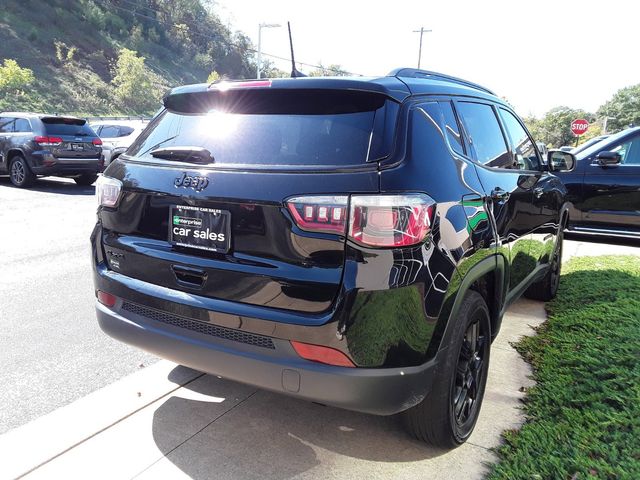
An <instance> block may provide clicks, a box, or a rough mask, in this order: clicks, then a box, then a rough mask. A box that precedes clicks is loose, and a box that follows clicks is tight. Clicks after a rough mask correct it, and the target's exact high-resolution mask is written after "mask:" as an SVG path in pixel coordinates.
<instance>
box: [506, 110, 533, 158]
mask: <svg viewBox="0 0 640 480" xmlns="http://www.w3.org/2000/svg"><path fill="white" fill-rule="evenodd" d="M500 116H501V117H502V120H503V122H504V127H505V129H506V130H507V134H508V135H509V138H510V139H511V145H513V148H514V154H515V157H516V163H517V164H518V167H519V168H520V169H521V170H539V169H540V163H541V162H540V158H539V157H538V152H536V148H535V147H534V146H533V141H532V140H531V137H529V134H528V133H527V131H526V130H525V129H524V127H523V126H522V125H521V124H520V122H519V121H518V119H517V118H516V117H515V116H513V114H512V113H511V112H509V111H507V110H505V109H503V108H501V109H500Z"/></svg>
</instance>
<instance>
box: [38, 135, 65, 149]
mask: <svg viewBox="0 0 640 480" xmlns="http://www.w3.org/2000/svg"><path fill="white" fill-rule="evenodd" d="M34 141H35V142H36V143H37V144H38V145H42V146H43V147H56V146H58V145H60V144H61V143H62V139H61V138H60V137H42V136H40V135H38V136H37V137H35V138H34Z"/></svg>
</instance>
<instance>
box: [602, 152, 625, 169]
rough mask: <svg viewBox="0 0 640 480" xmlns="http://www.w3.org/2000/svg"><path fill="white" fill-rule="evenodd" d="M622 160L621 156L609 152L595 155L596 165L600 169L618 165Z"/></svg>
mask: <svg viewBox="0 0 640 480" xmlns="http://www.w3.org/2000/svg"><path fill="white" fill-rule="evenodd" d="M621 160H622V155H620V154H619V153H618V152H609V151H606V150H605V151H604V152H600V153H598V155H596V163H597V164H598V165H600V166H601V167H608V166H611V165H620V161H621Z"/></svg>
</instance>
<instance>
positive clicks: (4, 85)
mask: <svg viewBox="0 0 640 480" xmlns="http://www.w3.org/2000/svg"><path fill="white" fill-rule="evenodd" d="M253 53H254V52H253V50H252V45H251V43H250V41H249V39H248V38H247V37H246V36H245V35H243V34H242V33H240V32H233V31H231V30H229V28H228V27H227V26H225V25H223V24H222V22H221V21H220V19H219V18H218V17H217V16H216V15H215V8H214V7H213V4H212V3H211V2H206V1H204V0H202V1H201V0H3V1H2V7H1V8H0V62H2V63H3V64H2V66H0V74H1V75H0V77H2V80H0V110H7V109H11V110H36V111H45V112H60V113H62V112H64V113H75V114H85V115H86V114H115V113H121V114H140V113H150V112H152V111H154V110H155V109H157V106H158V101H159V99H160V97H161V96H162V94H163V93H164V92H165V91H166V89H167V88H168V87H170V86H175V85H179V84H184V83H195V82H204V81H206V80H207V78H208V77H209V75H210V74H211V73H212V72H217V74H219V75H221V76H228V77H230V78H248V77H253V76H255V64H254V63H253V56H254V55H253ZM29 70H31V73H30V72H29ZM214 76H215V75H214Z"/></svg>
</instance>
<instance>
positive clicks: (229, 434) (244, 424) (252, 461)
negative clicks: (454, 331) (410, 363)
mask: <svg viewBox="0 0 640 480" xmlns="http://www.w3.org/2000/svg"><path fill="white" fill-rule="evenodd" d="M589 245H592V246H586V247H585V246H584V245H577V244H576V242H567V245H566V246H565V256H566V257H569V256H572V255H576V254H581V255H584V254H589V253H590V252H593V251H597V253H598V254H602V253H636V254H637V253H638V252H640V249H637V248H633V247H627V248H624V247H623V248H621V247H619V246H612V247H611V248H608V247H606V248H605V247H602V246H599V245H596V246H595V247H594V246H593V244H589ZM601 247H602V248H601ZM628 249H631V250H628ZM545 318H546V317H545V312H544V304H543V303H541V302H534V301H529V300H520V301H519V302H517V303H516V304H515V305H513V306H512V308H511V309H510V310H509V311H508V313H507V315H506V316H505V318H504V321H503V326H502V331H501V332H500V335H499V336H498V338H497V339H496V341H495V343H494V344H493V346H492V350H491V366H490V374H489V381H488V384H487V390H486V394H485V400H484V404H483V406H482V412H481V415H480V419H479V421H478V425H477V426H476V429H475V431H474V433H473V435H472V437H471V438H470V440H469V442H467V443H466V444H465V445H463V446H461V447H460V448H458V449H456V450H453V451H450V452H443V451H438V450H434V449H430V448H428V447H425V446H424V445H422V444H421V443H419V442H417V441H414V440H412V439H411V438H410V437H409V436H408V435H407V434H406V433H405V432H404V431H403V429H402V427H401V425H400V424H399V422H398V420H397V419H396V418H389V417H375V416H370V415H364V414H358V413H353V412H348V411H345V410H339V409H335V408H330V407H323V406H320V405H316V404H313V403H308V402H304V401H301V400H296V399H292V398H289V397H286V396H283V395H279V394H276V393H270V392H266V391H262V390H256V389H255V388H252V387H248V386H245V385H241V384H238V383H234V382H230V381H226V380H223V379H220V378H217V377H215V376H211V375H203V374H201V373H198V372H195V371H193V370H190V369H187V368H185V367H181V366H177V365H175V364H172V363H170V362H166V361H161V362H159V363H157V364H155V365H153V366H152V367H149V368H146V369H145V370H142V371H140V372H137V373H135V374H133V375H131V376H129V377H126V378H124V379H122V380H120V381H119V382H116V383H114V384H112V385H110V386H108V387H106V388H103V389H102V390H99V391H97V392H94V393H92V394H91V395H88V396H87V397H84V398H83V399H81V400H78V401H77V402H74V403H72V404H70V405H68V406H66V407H63V408H61V409H59V410H57V411H55V412H53V413H51V414H49V415H46V416H44V417H41V418H39V419H37V420H35V421H33V422H31V423H29V424H27V425H24V426H22V427H20V428H17V429H14V430H12V431H10V432H8V433H6V434H5V435H2V436H0V452H2V461H1V462H0V478H16V477H20V476H25V477H26V478H28V479H58V478H65V479H76V478H77V479H86V478H91V479H96V478H104V479H110V480H112V479H128V478H149V479H158V478H192V479H209V478H215V479H238V478H241V479H253V478H255V479H284V478H308V479H316V478H317V479H323V480H325V479H332V478H424V477H427V476H429V477H433V478H439V479H449V478H451V479H454V478H456V479H457V478H461V475H463V476H464V478H482V477H483V476H484V474H485V473H486V463H487V462H491V461H493V460H494V459H495V456H494V454H493V453H492V452H491V450H490V449H491V448H492V447H495V446H497V445H499V444H500V433H501V432H502V431H503V430H505V429H511V428H517V427H518V426H519V425H520V424H521V423H522V421H523V415H522V411H521V409H520V405H521V404H520V399H521V398H522V397H523V395H524V394H523V393H522V390H523V388H522V387H527V386H530V385H531V383H532V382H531V380H530V379H529V378H528V376H529V374H530V368H529V366H528V365H527V364H526V363H525V362H524V361H523V360H522V359H521V358H520V356H519V354H518V353H517V352H516V351H515V350H514V349H513V348H512V347H511V346H510V343H511V342H513V341H516V340H517V339H518V338H520V337H521V336H522V335H529V334H531V333H532V329H531V326H536V325H539V324H540V323H541V322H543V321H544V320H545ZM462 472H464V474H462Z"/></svg>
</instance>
